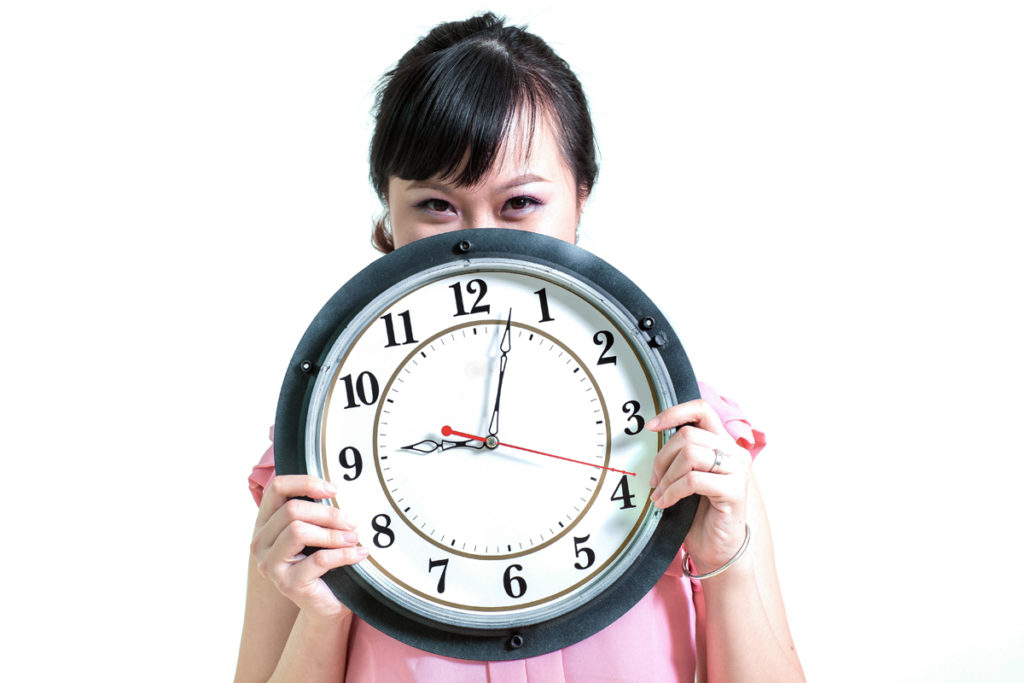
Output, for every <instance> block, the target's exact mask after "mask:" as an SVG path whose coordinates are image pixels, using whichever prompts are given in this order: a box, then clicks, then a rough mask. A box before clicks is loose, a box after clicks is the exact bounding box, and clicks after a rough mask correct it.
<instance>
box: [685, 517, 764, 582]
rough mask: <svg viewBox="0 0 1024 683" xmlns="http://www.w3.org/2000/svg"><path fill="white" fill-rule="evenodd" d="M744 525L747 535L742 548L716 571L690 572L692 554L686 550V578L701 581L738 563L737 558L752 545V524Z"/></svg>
mask: <svg viewBox="0 0 1024 683" xmlns="http://www.w3.org/2000/svg"><path fill="white" fill-rule="evenodd" d="M744 526H745V527H746V528H747V535H746V536H744V537H743V544H742V545H741V546H740V549H739V550H737V551H736V554H735V555H733V556H732V559H731V560H729V561H728V562H726V563H725V564H723V565H722V566H721V567H719V568H718V569H716V570H714V571H710V572H708V573H707V574H691V573H690V554H689V553H688V552H684V553H683V574H684V575H685V576H686V578H688V579H694V580H696V581H700V580H701V579H710V578H711V577H712V576H717V575H718V574H721V573H722V572H724V571H725V570H726V569H728V568H729V567H731V566H733V564H735V563H736V560H738V559H740V557H741V556H742V555H743V553H744V552H746V550H747V546H748V545H750V525H749V524H744Z"/></svg>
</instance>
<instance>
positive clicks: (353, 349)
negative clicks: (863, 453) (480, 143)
mask: <svg viewBox="0 0 1024 683" xmlns="http://www.w3.org/2000/svg"><path fill="white" fill-rule="evenodd" d="M698 395H699V393H698V389H697V383H696V380H695V379H694V377H693V373H692V371H691V369H690V364H689V361H688V360H687V357H686V354H685V353H684V351H683V347H682V344H681V343H680V341H679V339H678V338H677V337H676V335H675V333H674V332H673V330H672V329H671V327H670V326H669V325H668V324H667V322H666V321H665V318H664V316H663V315H662V314H661V313H660V312H659V310H658V309H657V308H656V307H655V306H654V304H653V303H652V302H651V300H650V299H649V298H648V297H647V296H646V295H645V294H644V293H643V292H642V291H640V289H639V288H638V287H637V286H636V285H634V284H633V283H632V282H631V281H630V280H629V279H628V278H626V277H625V276H624V275H622V274H621V273H620V272H619V271H618V270H616V269H615V268H613V267H612V266H611V265H609V264H608V263H606V262H604V261H602V260H601V259H599V258H597V257H596V256H594V255H592V254H590V253H588V252H587V251H585V250H583V249H581V248H579V247H576V246H574V245H571V244H568V243H565V242H562V241H560V240H557V239H554V238H550V237H545V236H542V235H536V234H532V233H527V232H523V231H517V230H501V229H486V230H467V231H460V232H452V233H446V234H442V235H437V236H434V237H430V238H427V239H423V240H419V241H417V242H415V243H413V244H410V245H408V246H405V247H403V248H401V249H398V250H397V251H395V252H393V253H391V254H389V255H387V256H385V257H383V258H381V259H378V260H377V261H375V262H374V263H372V264H371V265H370V266H368V267H367V268H366V269H365V270H363V271H362V272H360V273H359V274H358V275H356V276H355V277H354V278H352V280H350V281H349V282H348V283H347V284H345V285H344V287H342V288H341V289H340V290H339V291H338V292H337V294H335V295H334V297H333V298H331V299H330V301H329V302H328V303H327V304H326V305H325V306H324V308H323V309H322V310H321V311H320V313H319V314H318V315H317V317H316V318H315V319H314V321H313V322H312V324H311V325H310V327H309V329H308V330H307V331H306V334H305V336H303V338H302V340H301V342H300V343H299V346H298V348H297V350H296V352H295V355H294V357H293V358H292V361H291V364H290V366H289V368H288V372H287V375H286V377H285V380H284V384H283V387H282V390H281V396H280V400H279V403H278V411H277V421H276V428H275V441H274V448H275V453H276V462H275V465H276V468H277V472H278V473H280V474H295V473H311V474H315V475H317V476H320V477H323V478H325V479H328V480H330V481H331V482H333V483H334V484H335V485H337V487H338V493H337V496H336V497H335V498H334V499H331V500H328V501H326V502H325V504H330V505H335V506H338V507H341V508H342V509H344V510H345V511H346V512H348V513H350V514H352V515H353V516H354V517H355V519H356V520H357V523H358V528H359V530H360V538H361V542H362V543H363V544H364V545H365V546H367V547H368V548H369V550H370V555H369V557H367V558H366V559H365V560H364V561H362V562H360V563H359V564H357V565H354V566H352V567H344V568H342V569H339V570H336V571H332V572H330V573H328V575H327V576H326V577H325V580H326V581H327V583H328V584H329V585H330V586H331V588H332V589H333V591H334V592H335V594H336V595H338V597H339V598H340V599H341V600H342V601H343V602H344V603H345V604H346V605H348V606H349V607H350V608H351V609H352V610H353V611H354V612H355V613H356V614H358V615H359V616H360V617H361V618H363V619H365V620H366V621H367V622H369V623H370V624H371V625H373V626H374V627H376V628H378V629H380V630H382V631H384V632H385V633H388V634H389V635H391V636H393V637H395V638H397V639H399V640H402V641H404V642H407V643H409V644H411V645H414V646H416V647H419V648H421V649H424V650H428V651H431V652H436V653H438V654H443V655H447V656H451V657H457V658H462V659H477V660H503V659H515V658H522V657H530V656H535V655H538V654H543V653H545V652H549V651H552V650H555V649H559V648H562V647H565V646H567V645H570V644H572V643H574V642H577V641H579V640H582V639H583V638H586V637H587V636H589V635H591V634H593V633H596V632H597V631H598V630H600V629H601V628H604V627H605V626H607V625H608V624H610V623H611V622H612V621H614V620H615V619H616V618H618V617H619V616H620V615H622V614H623V613H625V612H626V610H628V609H629V608H630V607H631V606H632V605H633V604H635V603H636V602H637V601H638V600H639V599H640V598H641V597H643V595H644V594H645V593H646V592H647V591H648V590H650V588H651V587H652V586H653V585H654V583H655V582H656V581H657V580H658V578H659V577H660V576H661V575H662V573H663V572H664V571H665V569H666V568H667V566H668V564H669V563H670V562H671V560H672V558H673V557H674V556H675V555H676V553H677V551H678V549H679V547H680V545H681V543H682V541H683V538H684V536H685V534H686V531H687V530H688V528H689V525H690V522H691V521H692V519H693V515H694V512H695V510H696V504H697V501H696V499H695V498H694V497H691V498H688V499H685V500H683V501H681V502H680V503H679V504H677V505H675V506H674V507H672V508H670V509H668V510H665V511H661V510H658V509H657V508H655V507H654V506H653V505H651V503H650V501H649V497H650V493H651V489H650V487H649V483H650V477H651V471H652V464H653V460H654V456H655V454H656V453H657V451H658V449H659V447H660V446H661V444H662V443H663V439H664V438H665V436H664V435H659V434H656V433H654V432H651V431H649V430H646V429H644V424H645V420H647V419H650V418H651V417H652V416H653V415H655V414H656V413H658V412H660V411H661V410H663V409H664V408H666V407H668V406H670V405H673V404H676V403H680V402H683V401H686V400H690V399H693V398H696V397H698Z"/></svg>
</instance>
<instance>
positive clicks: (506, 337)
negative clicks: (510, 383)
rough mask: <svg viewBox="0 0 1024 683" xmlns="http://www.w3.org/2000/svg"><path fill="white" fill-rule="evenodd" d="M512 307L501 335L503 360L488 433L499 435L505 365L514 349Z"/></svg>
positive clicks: (499, 369) (489, 434)
mask: <svg viewBox="0 0 1024 683" xmlns="http://www.w3.org/2000/svg"><path fill="white" fill-rule="evenodd" d="M511 333H512V309H511V308H510V309H509V310H508V322H506V323H505V334H503V335H502V337H501V347H500V348H501V362H500V364H499V366H498V391H497V393H496V395H495V397H494V410H493V411H492V412H491V424H490V426H489V427H488V428H487V435H488V436H493V437H497V436H498V409H499V408H500V407H501V385H502V383H503V382H504V381H505V366H506V365H507V364H508V352H509V351H511V350H512V334H511Z"/></svg>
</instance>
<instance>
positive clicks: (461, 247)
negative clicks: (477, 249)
mask: <svg viewBox="0 0 1024 683" xmlns="http://www.w3.org/2000/svg"><path fill="white" fill-rule="evenodd" d="M472 248H473V243H472V242H470V241H469V240H461V241H459V242H458V243H457V244H456V245H455V253H457V254H468V253H469V251H470V249H472Z"/></svg>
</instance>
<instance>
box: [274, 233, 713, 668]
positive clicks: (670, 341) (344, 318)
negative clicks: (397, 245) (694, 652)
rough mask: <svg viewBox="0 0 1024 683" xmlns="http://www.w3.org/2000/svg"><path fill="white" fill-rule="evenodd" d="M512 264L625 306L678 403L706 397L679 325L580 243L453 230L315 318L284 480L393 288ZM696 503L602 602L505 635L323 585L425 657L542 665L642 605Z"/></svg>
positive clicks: (350, 585) (280, 466)
mask: <svg viewBox="0 0 1024 683" xmlns="http://www.w3.org/2000/svg"><path fill="white" fill-rule="evenodd" d="M509 256H514V257H515V258H517V259H520V260H523V261H530V262H533V263H537V264H540V265H544V266H548V267H551V268H555V269H558V270H563V271H567V272H569V273H571V274H572V275H573V276H575V277H577V278H578V279H580V280H582V281H583V282H585V283H587V284H589V285H590V286H591V287H593V288H594V289H595V290H597V291H598V292H600V293H601V294H603V295H604V296H605V297H606V298H607V299H608V300H609V301H610V302H612V303H617V304H618V306H619V307H620V308H621V309H622V310H623V311H624V312H625V313H626V314H627V317H628V318H629V319H631V320H632V321H633V322H634V324H635V325H636V326H637V329H638V330H640V331H641V332H642V334H643V335H644V336H645V337H646V338H647V340H648V343H649V345H650V347H651V349H652V351H653V352H654V353H656V354H658V355H659V356H660V357H661V360H662V362H663V363H664V365H665V368H666V370H667V372H668V375H669V378H670V380H671V382H672V386H673V391H674V392H675V396H676V401H677V402H680V403H681V402H683V401H687V400H690V399H694V398H699V396H700V392H699V390H698V388H697V380H696V379H695V378H694V375H693V370H692V368H691V366H690V362H689V359H688V358H687V356H686V352H685V351H684V350H683V345H682V343H681V342H680V341H679V339H678V337H677V336H676V334H675V332H674V331H673V330H672V327H671V325H669V324H668V322H667V321H666V320H665V318H664V316H663V315H662V314H661V312H660V311H659V310H658V308H657V307H656V306H655V305H654V303H653V302H652V301H651V300H650V299H649V298H648V297H647V295H646V294H644V293H643V291H641V290H640V288H639V287H637V286H636V285H635V284H634V283H633V282H632V281H631V280H629V278H627V277H626V276H625V275H623V274H622V273H621V272H619V271H618V270H617V269H616V268H614V267H613V266H612V265H610V264H609V263H607V262H605V261H604V260H602V259H600V258H598V257H597V256H595V255H593V254H591V253H590V252H588V251H586V250H584V249H582V248H580V247H577V246H576V245H573V244H569V243H567V242H563V241H562V240H559V239H555V238H552V237H548V236H545V235H538V234H534V233H529V232H525V231H522V230H504V229H483V230H480V229H478V230H462V231H458V232H449V233H444V234H441V235H435V236H432V237H428V238H425V239H421V240H417V241H416V242H414V243H412V244H410V245H407V246H405V247H402V248H401V249H397V250H395V251H394V252H392V253H390V254H387V255H386V256H384V257H382V258H380V259H377V260H376V261H374V262H373V263H371V264H370V265H368V266H367V267H366V268H364V269H363V270H362V271H360V272H359V273H358V274H357V275H356V276H355V277H353V278H352V279H351V280H349V281H348V282H347V283H346V284H345V285H344V286H343V287H342V288H341V289H339V290H338V291H337V292H336V293H335V294H334V296H332V297H331V298H330V300H329V301H328V302H327V303H326V304H325V305H324V307H323V308H322V309H321V310H320V312H319V313H318V314H317V316H316V317H315V318H314V319H313V322H312V323H311V324H310V326H309V328H308V329H307V330H306V333H305V334H304V335H303V337H302V339H301V341H300V342H299V345H298V347H297V348H296V350H295V354H294V355H293V356H292V359H291V362H290V363H289V365H288V370H287V373H286V374H285V379H284V382H283V384H282V387H281V394H280V397H279V399H278V405H277V418H276V423H275V427H274V465H275V469H276V471H277V473H278V474H306V473H307V469H306V456H305V433H306V421H307V417H308V413H309V401H310V397H311V394H312V392H313V386H314V384H315V382H316V378H317V373H318V371H319V368H320V365H321V363H322V361H323V359H324V357H325V356H326V354H327V353H328V352H329V351H330V349H331V346H332V344H333V343H334V341H335V339H337V338H338V336H339V335H340V334H341V332H342V331H343V330H344V329H345V327H346V326H347V325H348V324H349V323H350V322H351V321H352V319H353V318H354V317H355V316H356V314H358V313H359V311H361V310H362V309H363V308H364V307H365V306H367V305H368V304H369V303H370V302H371V301H372V300H373V299H374V298H376V297H377V296H378V295H379V294H380V293H381V292H383V291H385V290H387V289H388V288H389V287H391V286H392V285H394V284H396V283H398V282H400V281H401V280H403V279H405V278H407V277H409V276H412V275H414V274H416V273H418V272H420V271H422V270H425V269H427V268H432V267H434V266H438V265H441V264H445V263H449V262H454V261H462V262H468V263H471V262H472V261H474V260H476V259H481V258H501V257H509ZM697 503H698V500H697V497H696V496H690V497H689V498H686V499H684V500H682V501H680V502H679V503H677V504H676V505H674V506H672V507H671V508H668V509H666V510H665V511H664V512H663V514H662V518H661V520H660V522H659V523H658V527H657V528H656V530H655V531H654V534H653V535H652V536H651V538H650V539H649V541H648V542H647V545H646V546H645V547H644V549H643V550H642V551H641V552H640V554H639V555H638V557H637V558H636V560H635V561H634V562H633V564H632V565H631V566H630V567H628V568H627V569H626V570H625V572H624V573H623V574H622V575H621V576H620V577H619V578H618V579H617V580H616V581H615V582H614V583H613V584H612V585H611V586H609V587H608V588H607V589H606V590H605V591H603V592H602V593H601V595H600V596H598V598H597V599H594V600H591V601H588V602H587V603H585V604H583V605H581V606H579V607H578V608H576V609H574V610H572V611H570V612H567V613H565V614H562V615H560V616H558V617H555V618H553V619H550V620H548V621H545V622H542V623H537V624H531V625H526V626H517V627H514V628H499V629H480V628H463V627H459V626H452V625H449V624H444V623H439V622H434V621H430V620H427V619H425V618H424V617H422V616H420V615H418V614H414V613H412V612H409V611H408V610H406V609H404V608H402V607H400V606H398V605H395V604H394V603H392V602H391V601H389V600H387V599H385V598H384V597H383V596H381V594H380V593H379V592H378V591H377V590H376V589H374V588H373V587H372V586H370V585H369V584H367V583H366V582H365V581H364V580H363V579H362V578H361V577H360V576H359V574H358V573H356V572H355V571H354V570H352V569H351V568H350V567H342V568H340V569H336V570H332V571H330V572H328V573H327V574H326V575H325V576H324V580H325V581H326V582H327V584H328V585H329V586H330V587H331V590H332V591H334V594H335V595H337V596H338V598H339V599H340V600H342V602H344V603H345V605H347V606H348V607H349V608H350V609H351V610H352V611H353V612H355V613H356V614H357V615H358V616H359V617H360V618H362V619H363V620H365V621H366V622H368V623H369V624H370V625H372V626H373V627H374V628H377V629H379V630H380V631H383V632H384V633H386V634H388V635H390V636H392V637H394V638H396V639H398V640H401V641H402V642H405V643H408V644H409V645H412V646H414V647H417V648H420V649H422V650H427V651H429V652H434V653H437V654H441V655H444V656H448V657H455V658H458V659H473V660H481V661H501V660H509V659H522V658H525V657H534V656H537V655H541V654H545V653H547V652H551V651H553V650H558V649H561V648H564V647H567V646H569V645H571V644H573V643H576V642H579V641H580V640H583V639H584V638H587V637H589V636H591V635H593V634H594V633H597V632H598V631H600V630H601V629H603V628H604V627H605V626H607V625H609V624H611V623H612V622H613V621H615V620H616V619H618V618H619V617H620V616H622V615H623V614H625V612H626V611H627V610H629V608H630V607H632V606H633V605H634V604H636V603H637V602H638V601H639V600H640V599H641V598H642V597H643V596H644V595H645V594H646V593H647V592H648V591H649V590H650V589H651V588H652V587H653V586H654V584H655V583H656V582H657V581H658V579H659V578H660V577H661V576H662V574H664V572H665V570H666V569H667V568H668V566H669V564H670V563H671V562H672V559H673V558H674V557H675V556H676V555H677V553H678V551H679V547H680V546H681V545H682V542H683V539H684V538H685V536H686V532H687V531H688V530H689V527H690V524H691V523H692V522H693V517H694V514H695V513H696V510H697Z"/></svg>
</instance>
